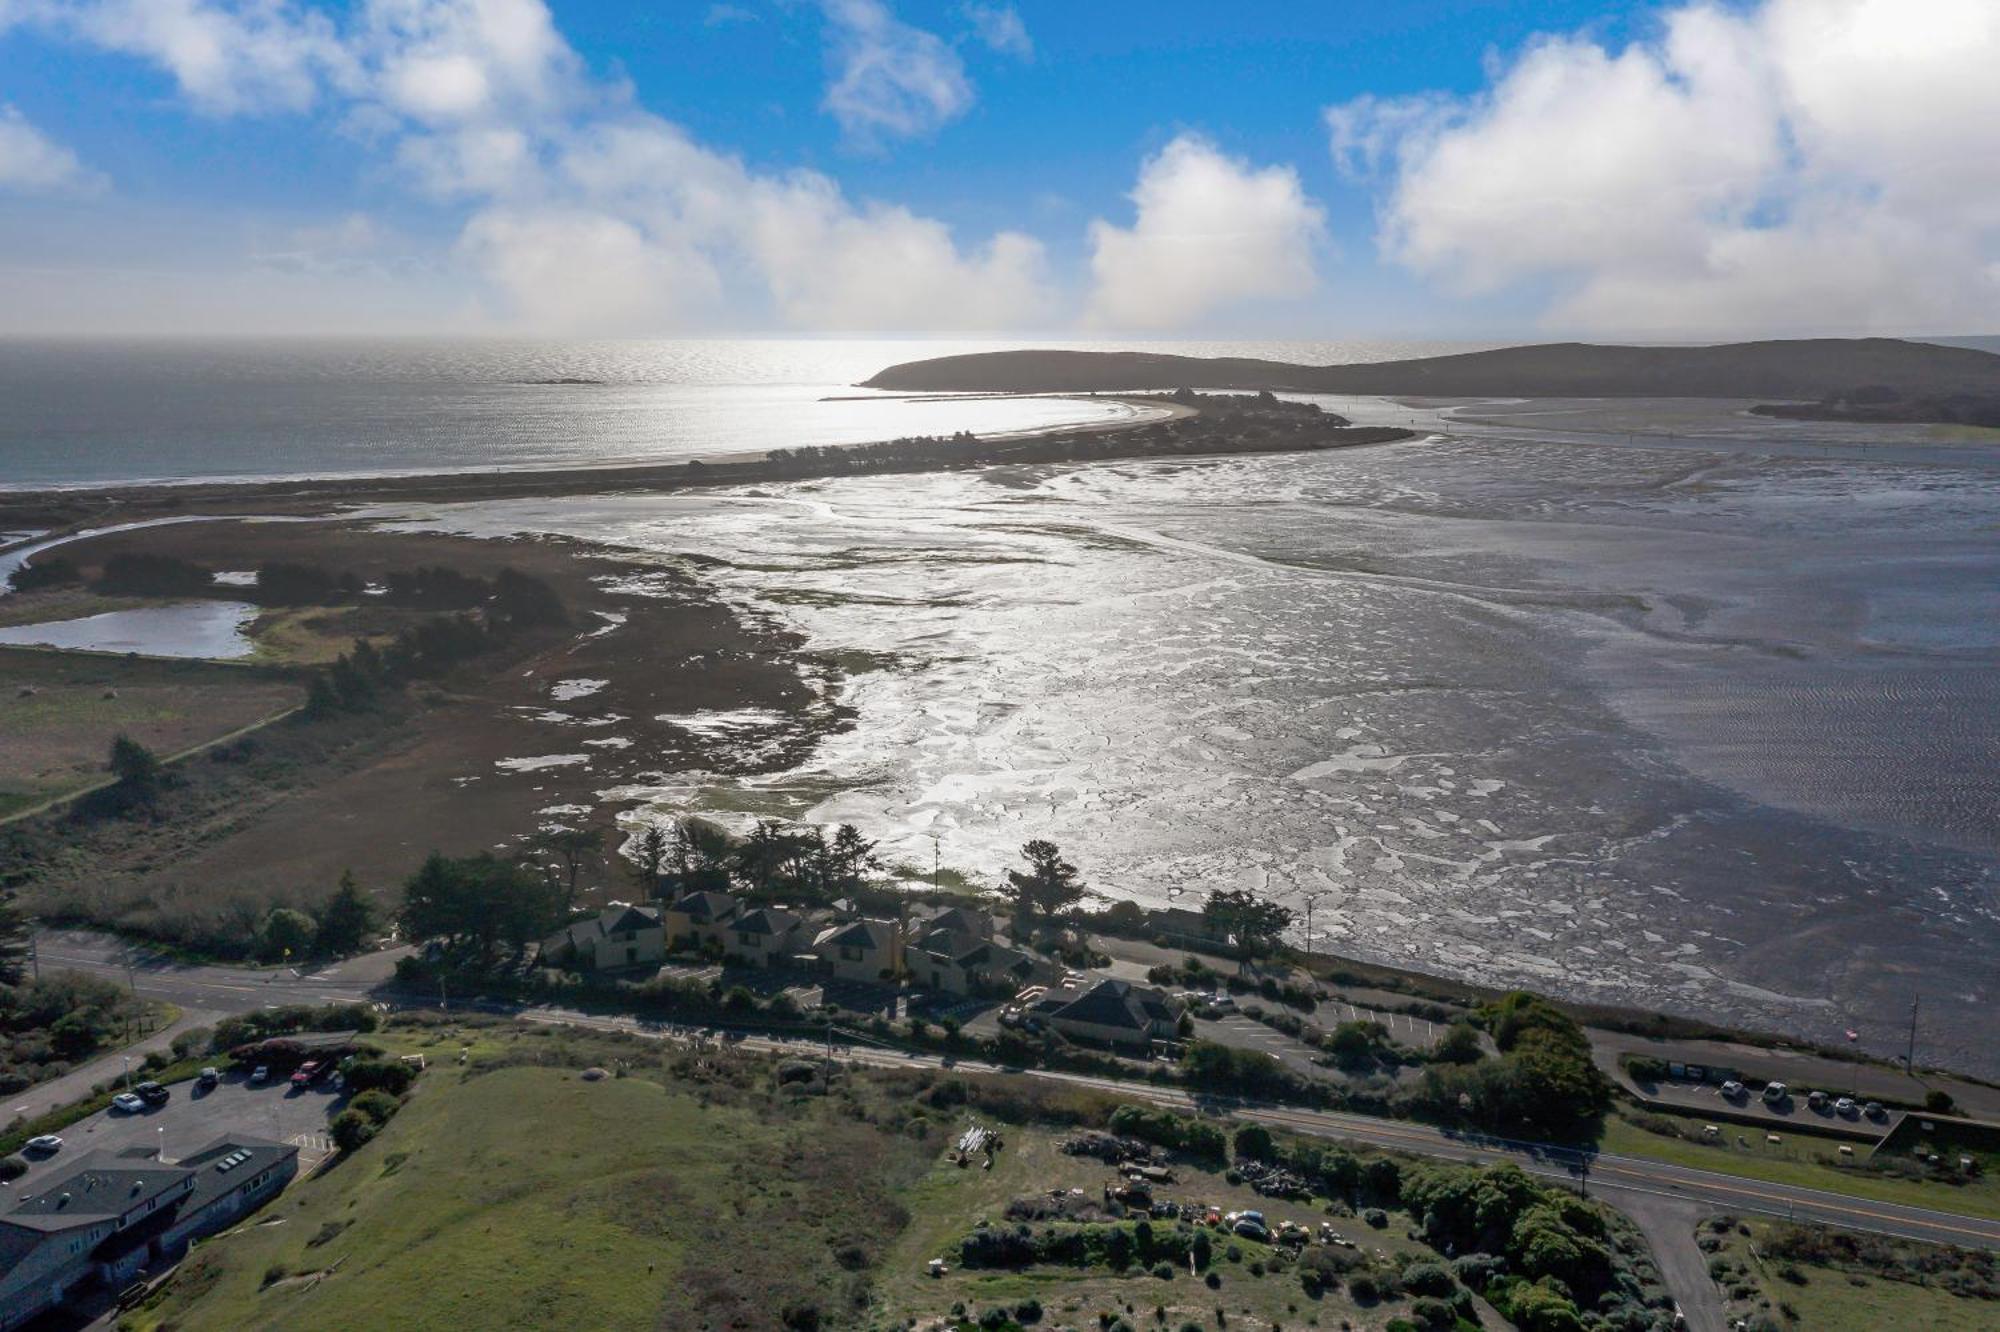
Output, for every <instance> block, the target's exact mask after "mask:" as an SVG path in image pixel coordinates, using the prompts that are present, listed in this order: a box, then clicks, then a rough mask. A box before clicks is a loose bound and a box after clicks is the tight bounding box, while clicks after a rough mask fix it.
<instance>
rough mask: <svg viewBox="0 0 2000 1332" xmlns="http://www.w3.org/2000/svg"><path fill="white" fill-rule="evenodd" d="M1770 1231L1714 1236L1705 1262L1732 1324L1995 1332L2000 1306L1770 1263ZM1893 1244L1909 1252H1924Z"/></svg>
mask: <svg viewBox="0 0 2000 1332" xmlns="http://www.w3.org/2000/svg"><path fill="white" fill-rule="evenodd" d="M1773 1229H1774V1225H1773V1223H1770V1222H1761V1221H1747V1222H1742V1223H1740V1224H1739V1225H1737V1226H1736V1227H1735V1228H1733V1229H1730V1230H1728V1231H1726V1232H1723V1233H1721V1234H1720V1235H1718V1236H1717V1238H1718V1239H1720V1241H1721V1245H1720V1248H1719V1249H1717V1251H1716V1252H1715V1254H1714V1255H1713V1258H1712V1259H1711V1262H1712V1263H1713V1262H1714V1261H1715V1260H1717V1259H1719V1260H1720V1261H1721V1262H1722V1263H1725V1264H1728V1265H1729V1266H1728V1270H1727V1271H1726V1272H1725V1274H1724V1275H1723V1276H1722V1277H1721V1278H1720V1279H1719V1280H1718V1281H1717V1284H1718V1285H1719V1286H1720V1287H1721V1288H1722V1290H1723V1293H1724V1296H1725V1297H1726V1300H1727V1308H1728V1311H1729V1314H1730V1316H1731V1317H1732V1318H1741V1319H1745V1320H1749V1319H1752V1318H1755V1317H1758V1316H1760V1315H1761V1316H1762V1317H1764V1318H1767V1319H1771V1320H1772V1321H1774V1322H1776V1323H1777V1324H1778V1326H1780V1327H1785V1328H1800V1329H1810V1330H1811V1332H1882V1330H1883V1329H1888V1328H1923V1329H1925V1332H1990V1329H1992V1328H1994V1327H1996V1326H2000V1300H1990V1299H1979V1298H1976V1297H1971V1296H1965V1295H1955V1294H1953V1293H1952V1292H1951V1291H1949V1290H1947V1289H1945V1288H1943V1286H1941V1285H1939V1284H1936V1283H1931V1282H1927V1283H1925V1284H1919V1283H1918V1282H1916V1281H1913V1280H1892V1279H1889V1278H1888V1277H1885V1276H1883V1275H1881V1274H1880V1273H1879V1272H1865V1271H1861V1270H1848V1269H1845V1268H1842V1267H1838V1266H1834V1265H1831V1264H1826V1263H1813V1262H1797V1261H1786V1260H1780V1259H1774V1258H1773V1257H1772V1256H1771V1255H1770V1254H1769V1253H1767V1252H1766V1248H1767V1246H1768V1244H1769V1241H1770V1238H1771V1235H1772V1233H1773ZM1706 1233H1707V1234H1714V1233H1715V1232H1714V1231H1713V1230H1712V1229H1711V1230H1709V1231H1707V1232H1706ZM1898 1243H1901V1244H1903V1245H1904V1247H1905V1248H1906V1249H1907V1250H1909V1251H1916V1250H1921V1249H1923V1248H1925V1247H1926V1246H1922V1245H1915V1244H1909V1243H1908V1242H1898Z"/></svg>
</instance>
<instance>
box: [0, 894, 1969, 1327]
mask: <svg viewBox="0 0 2000 1332" xmlns="http://www.w3.org/2000/svg"><path fill="white" fill-rule="evenodd" d="M41 958H42V964H43V965H44V966H57V965H61V966H67V967H72V968H74V969H77V970H82V971H89V972H94V973H96V974H100V975H107V976H111V977H113V978H116V979H121V980H122V979H126V978H127V977H128V976H129V978H130V981H131V983H132V984H133V985H134V986H135V987H136V988H137V989H138V991H139V992H140V993H141V994H144V995H147V996H149V997H155V998H161V999H167V1000H170V1001H171V1002H173V1003H176V1004H179V1005H181V1006H182V1007H183V1008H186V1009H190V1010H194V1011H201V1012H210V1013H241V1012H248V1011H250V1010H252V1009H256V1008H261V1007H266V1006H269V1005H274V1004H294V1003H315V1004H316V1003H352V1002H357V1001H361V1000H366V999H382V1000H385V1001H390V1002H397V1003H400V1004H403V1005H409V1004H411V1003H426V1002H428V1001H429V996H422V997H418V996H412V995H407V994H392V993H390V992H389V989H388V986H389V982H390V981H391V979H392V977H393V970H394V959H393V957H390V956H386V955H382V954H376V955H372V956H370V957H365V958H358V959H354V960H353V961H351V962H348V963H344V964H341V965H340V966H337V967H332V968H327V969H323V970H321V971H317V972H310V973H306V974H298V973H295V972H291V971H282V970H277V971H259V970H252V969H247V968H238V967H216V966H191V965H187V964H182V963H177V962H173V961H170V960H167V959H162V958H158V957H146V956H130V957H129V958H128V950H127V949H126V947H125V946H124V945H123V944H121V943H119V942H118V941H116V940H113V939H109V938H106V937H105V936H102V935H93V934H86V933H68V934H50V935H44V936H42V940H41ZM128 960H129V961H130V970H129V972H128V970H127V963H128ZM453 1002H454V1003H455V1004H460V1005H464V1006H467V1007H477V1008H479V1009H481V1010H485V1011H491V1012H495V1013H504V1014H511V1015H513V1016H516V1017H519V1018H522V1019H525V1020H527V1021H533V1022H547V1023H555V1024H569V1025H575V1026H583V1027H591V1028H596V1029H599V1030H607V1031H622V1032H629V1033H633V1034H637V1035H641V1036H649V1037H654V1038H658V1039H686V1038H687V1037H688V1033H687V1032H686V1031H684V1030H678V1029H674V1028H671V1027H667V1026H664V1025H663V1024H660V1023H657V1022H648V1021H643V1020H641V1019H638V1018H633V1017H625V1016H620V1015H605V1014H594V1013H583V1012H578V1011H574V1010H566V1009H557V1008H538V1009H518V1008H515V1007H512V1006H507V1005H500V1004H485V1003H467V1002H466V1001H464V1000H454V1001H453ZM742 1045H743V1046H744V1047H745V1048H748V1049H753V1050H763V1051H785V1052H791V1053H810V1052H812V1051H815V1050H817V1049H819V1048H820V1047H819V1045H818V1043H817V1042H816V1041H813V1040H811V1039H801V1040H793V1039H787V1038H783V1037H774V1036H759V1035H747V1036H745V1038H744V1039H743V1041H742ZM839 1053H840V1057H842V1058H844V1059H848V1060H851V1061H853V1062H855V1063H858V1064H862V1065H868V1066H875V1067H886V1068H937V1067H940V1066H950V1067H954V1068H957V1069H959V1070H961V1071H964V1072H968V1073H1009V1074H1013V1075H1016V1076H1022V1077H1033V1078H1040V1079H1043V1080H1046V1081H1054V1082H1067V1083H1071V1084H1073V1085H1077V1086H1084V1087H1090V1088H1094V1089H1097V1090H1100V1091H1106V1092H1110V1093H1114V1094H1116V1095H1119V1096H1122V1097H1125V1098H1126V1099H1128V1100H1133V1101H1144V1102H1150V1103H1153V1104H1157V1105H1161V1106H1166V1107H1168V1108H1171V1109H1175V1110H1180V1111H1184V1112H1195V1113H1212V1114H1223V1115H1229V1116H1233V1117H1236V1118H1241V1119H1246V1120H1253V1121H1256V1122H1259V1123H1264V1124H1268V1125H1271V1126H1272V1127H1275V1128H1282V1129H1286V1130H1289V1131H1291V1132H1294V1133H1302V1134H1308V1135H1311V1136H1315V1137H1324V1138H1337V1139H1340V1140H1342V1141H1347V1142H1355V1143H1362V1144H1366V1145H1369V1146H1375V1147H1382V1148H1388V1149H1392V1150H1396V1151H1402V1152H1410V1153H1415V1154H1419V1155H1424V1156H1431V1157H1436V1158H1440V1159H1444V1160H1452V1161H1464V1162H1469V1163H1476V1164H1491V1163H1497V1162H1500V1161H1511V1162H1513V1163H1514V1164H1516V1165H1518V1166H1520V1167H1521V1169H1523V1170H1525V1171H1527V1172H1529V1173H1530V1174H1534V1175H1537V1176H1540V1177H1542V1178H1545V1179H1550V1180H1554V1181H1556V1182H1559V1183H1564V1184H1567V1185H1570V1186H1572V1187H1576V1188H1579V1189H1581V1190H1584V1191H1586V1192H1588V1193H1590V1194H1592V1195H1593V1196H1596V1197H1598V1198H1601V1199H1603V1200H1604V1201H1606V1202H1608V1203H1611V1204H1612V1205H1614V1206H1617V1207H1618V1208H1619V1209H1620V1210H1621V1211H1624V1212H1626V1213H1627V1214H1628V1215H1630V1216H1632V1217H1634V1219H1635V1220H1637V1221H1638V1222H1639V1224H1640V1225H1641V1227H1642V1228H1643V1229H1645V1230H1646V1231H1647V1233H1648V1235H1649V1236H1650V1237H1652V1239H1653V1242H1654V1244H1655V1245H1656V1246H1657V1247H1659V1248H1660V1249H1661V1250H1662V1251H1661V1252H1660V1254H1659V1260H1660V1263H1661V1270H1662V1275H1663V1276H1665V1277H1666V1278H1667V1279H1668V1280H1669V1283H1670V1284H1669V1289H1670V1290H1672V1291H1673V1294H1674V1297H1675V1299H1677V1300H1678V1301H1679V1302H1680V1303H1681V1305H1682V1308H1683V1310H1684V1311H1685V1312H1686V1313H1687V1314H1688V1316H1689V1321H1690V1323H1691V1325H1693V1326H1695V1327H1701V1328H1709V1327H1719V1326H1720V1324H1719V1323H1718V1322H1717V1321H1715V1320H1716V1319H1718V1318H1719V1316H1720V1315H1719V1312H1718V1310H1719V1307H1720V1306H1719V1301H1718V1299H1717V1296H1716V1294H1715V1288H1714V1285H1713V1283H1712V1282H1710V1281H1708V1279H1707V1275H1706V1269H1705V1267H1703V1266H1702V1265H1701V1264H1700V1263H1698V1262H1695V1261H1693V1260H1692V1259H1688V1256H1687V1254H1686V1253H1685V1252H1683V1250H1684V1249H1685V1248H1687V1247H1688V1246H1687V1245H1684V1244H1681V1243H1678V1242H1677V1236H1678V1233H1679V1231H1680V1230H1681V1229H1688V1230H1690V1231H1691V1229H1692V1225H1693V1221H1694V1218H1695V1217H1697V1216H1698V1215H1700V1214H1701V1213H1703V1212H1712V1211H1728V1212H1738V1213H1748V1212H1755V1213H1760V1214H1763V1215H1766V1216H1776V1217H1785V1218H1789V1219H1794V1220H1799V1221H1814V1222H1821V1223H1824V1224H1826V1225H1832V1226H1840V1227H1845V1228H1847V1229H1850V1230H1865V1231H1874V1232H1878V1233H1882V1234H1888V1235H1896V1236H1901V1237H1904V1238H1907V1239H1916V1240H1927V1241H1932V1242H1936V1243H1947V1244H1959V1245H1966V1246H1973V1247H1983V1248H1989V1249H2000V1221H1988V1220H1984V1219H1982V1218H1978V1217H1968V1216H1962V1215H1958V1214H1955V1213H1952V1212H1947V1211H1940V1210H1933V1209H1930V1208H1922V1207H1908V1206H1903V1205H1900V1204H1895V1203H1881V1202H1874V1201H1870V1200H1867V1199H1860V1198H1852V1197H1848V1196H1845V1195H1843V1194H1838V1193H1830V1192H1826V1191H1823V1190H1819V1189H1808V1188H1800V1187H1797V1186H1793V1185H1785V1184H1767V1183H1764V1182H1762V1181H1760V1180H1751V1179H1744V1178H1741V1177H1739V1176H1735V1175H1726V1174H1721V1173H1718V1172H1715V1171H1709V1170H1697V1169H1692V1168H1689V1167H1686V1166H1675V1165H1667V1164H1664V1163H1662V1162H1657V1161H1648V1160H1644V1159H1641V1158H1637V1157H1626V1156H1614V1155H1608V1154H1603V1153H1595V1154H1592V1153H1584V1152H1579V1151H1576V1150H1574V1149H1571V1148H1564V1147H1556V1146H1552V1145H1550V1144H1546V1143H1526V1142H1511V1141H1507V1140H1504V1139H1497V1138H1485V1137H1479V1136H1472V1135H1464V1134H1456V1133H1451V1132H1447V1131H1445V1130H1442V1129H1436V1128H1431V1127H1429V1126H1427V1125H1423V1124H1416V1123H1410V1122H1407V1121H1401V1120H1384V1119H1371V1118H1368V1117H1365V1116H1361V1115H1349V1114H1339V1113H1335V1112H1331V1111H1321V1110H1304V1109H1297V1108H1293V1107H1289V1106H1276V1105H1262V1104H1253V1103H1245V1102H1239V1101H1234V1100H1228V1099H1222V1098H1213V1097H1206V1096H1198V1095H1194V1094H1190V1093H1188V1092H1185V1091H1180V1090H1176V1089H1172V1088H1166V1087H1159V1086H1155V1085H1153V1084H1151V1083H1146V1082H1137V1081H1127V1080H1125V1079H1120V1078H1107V1077H1095V1076H1090V1075H1086V1074H1077V1073H1064V1072H1057V1071H1053V1070H1046V1069H1016V1068H1000V1067H998V1066H995V1065H991V1064H985V1063H980V1062H977V1061H961V1060H952V1059H949V1058H948V1057H941V1056H937V1055H930V1054H919V1053H913V1052H908V1051H902V1050H895V1049H890V1048H876V1047H873V1046H869V1045H866V1044H861V1043H858V1042H856V1043H850V1044H848V1045H847V1046H846V1047H844V1048H843V1049H841V1050H840V1052H839ZM119 1065H120V1060H119V1057H118V1056H115V1055H114V1056H111V1057H109V1058H108V1059H104V1060H99V1061H98V1062H97V1064H95V1065H93V1066H92V1067H93V1068H95V1069H97V1070H99V1072H98V1074H97V1078H98V1080H104V1079H106V1078H108V1077H114V1076H116V1074H117V1072H118V1068H119ZM72 1076H74V1075H72ZM17 1099H18V1098H17ZM1683 1221H1685V1222H1686V1225H1685V1227H1683V1226H1682V1222H1683ZM1689 1244H1691V1238H1690V1240H1689ZM1682 1259H1687V1261H1679V1260H1682Z"/></svg>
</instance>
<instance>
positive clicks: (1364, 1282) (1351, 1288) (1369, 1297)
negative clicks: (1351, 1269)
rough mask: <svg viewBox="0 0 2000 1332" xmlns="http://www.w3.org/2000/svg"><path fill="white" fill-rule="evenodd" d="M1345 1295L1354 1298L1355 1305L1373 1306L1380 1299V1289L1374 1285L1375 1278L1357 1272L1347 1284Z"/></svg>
mask: <svg viewBox="0 0 2000 1332" xmlns="http://www.w3.org/2000/svg"><path fill="white" fill-rule="evenodd" d="M1347 1293H1348V1294H1350V1295H1352V1296H1353V1297H1354V1302H1355V1303H1356V1304H1373V1303H1374V1302H1375V1301H1376V1300H1379V1299H1381V1298H1382V1288H1381V1287H1380V1286H1378V1285H1377V1284H1376V1283H1375V1278H1374V1277H1373V1276H1372V1275H1370V1274H1369V1273H1367V1272H1357V1273H1355V1274H1354V1278H1353V1279H1352V1280H1351V1281H1349V1282H1348V1283H1347Z"/></svg>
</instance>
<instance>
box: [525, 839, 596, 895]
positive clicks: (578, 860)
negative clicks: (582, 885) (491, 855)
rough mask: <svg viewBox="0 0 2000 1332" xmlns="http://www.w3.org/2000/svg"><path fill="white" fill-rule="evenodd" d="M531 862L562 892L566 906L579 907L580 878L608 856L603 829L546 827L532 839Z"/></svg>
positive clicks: (529, 845) (529, 857) (529, 846)
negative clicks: (578, 885)
mask: <svg viewBox="0 0 2000 1332" xmlns="http://www.w3.org/2000/svg"><path fill="white" fill-rule="evenodd" d="M527 850H528V859H529V861H530V863H532V864H534V865H537V866H538V867H540V869H541V871H542V873H543V874H545V875H547V876H549V882H550V884H551V885H553V886H558V887H560V888H561V890H562V894H563V904H564V906H565V907H567V908H570V909H574V908H575V906H576V884H577V879H578V878H579V877H581V875H582V874H583V868H584V866H585V865H588V864H589V863H590V862H592V861H593V860H597V859H600V858H601V857H602V856H603V854H604V830H603V829H602V828H561V827H551V828H544V829H542V830H541V831H539V832H537V833H536V834H535V835H534V836H532V837H530V838H529V839H528V845H527Z"/></svg>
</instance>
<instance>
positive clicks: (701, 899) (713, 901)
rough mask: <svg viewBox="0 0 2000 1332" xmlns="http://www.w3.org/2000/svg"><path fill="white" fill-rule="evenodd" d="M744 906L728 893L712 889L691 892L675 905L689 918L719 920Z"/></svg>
mask: <svg viewBox="0 0 2000 1332" xmlns="http://www.w3.org/2000/svg"><path fill="white" fill-rule="evenodd" d="M742 908H743V904H742V903H741V902H739V901H737V900H736V899H735V898H734V897H732V896H730V895H729V894H728V893H718V892H714V891H711V890H704V891H702V892H699V893H689V894H688V895H687V896H686V897H683V898H681V899H680V900H679V901H677V902H675V903H674V905H673V909H674V910H675V911H678V912H680V913H681V914H682V915H683V916H686V917H687V918H688V919H689V920H703V921H713V920H719V919H721V918H722V917H724V916H733V915H735V914H736V913H737V912H738V911H740V910H742Z"/></svg>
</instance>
